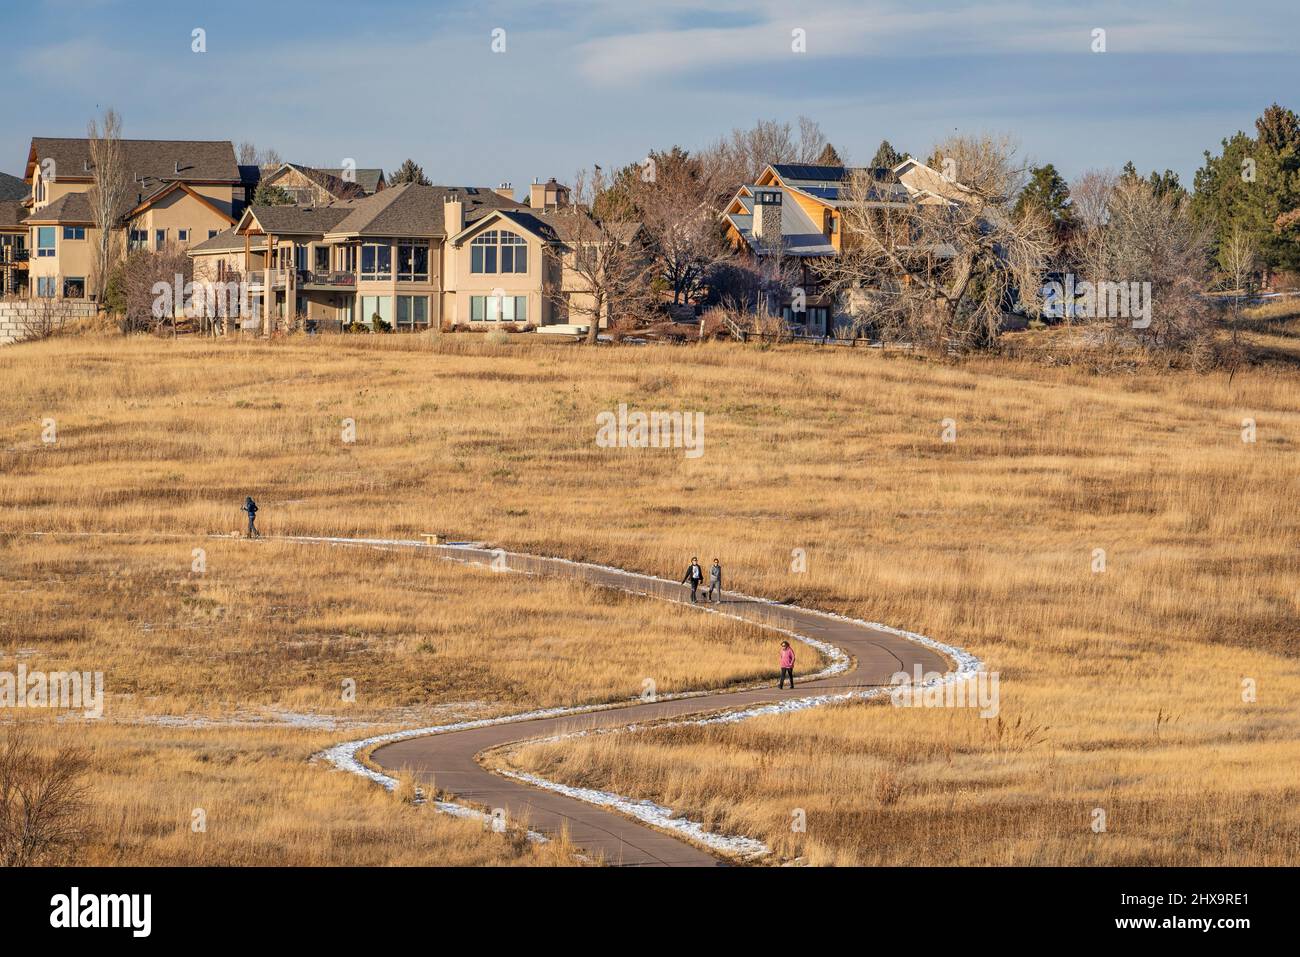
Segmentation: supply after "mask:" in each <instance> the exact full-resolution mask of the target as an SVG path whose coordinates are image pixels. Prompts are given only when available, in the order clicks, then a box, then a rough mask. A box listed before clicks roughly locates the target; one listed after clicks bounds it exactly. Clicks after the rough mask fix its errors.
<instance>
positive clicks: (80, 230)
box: [63, 226, 86, 239]
mask: <svg viewBox="0 0 1300 957" xmlns="http://www.w3.org/2000/svg"><path fill="white" fill-rule="evenodd" d="M63 238H64V239H85V238H86V227H85V226H64V227H63Z"/></svg>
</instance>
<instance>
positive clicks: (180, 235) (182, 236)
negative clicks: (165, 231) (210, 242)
mask: <svg viewBox="0 0 1300 957" xmlns="http://www.w3.org/2000/svg"><path fill="white" fill-rule="evenodd" d="M176 240H177V242H182V243H188V242H189V241H190V231H189V230H188V229H178V230H176Z"/></svg>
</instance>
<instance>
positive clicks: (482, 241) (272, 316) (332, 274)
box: [189, 180, 633, 331]
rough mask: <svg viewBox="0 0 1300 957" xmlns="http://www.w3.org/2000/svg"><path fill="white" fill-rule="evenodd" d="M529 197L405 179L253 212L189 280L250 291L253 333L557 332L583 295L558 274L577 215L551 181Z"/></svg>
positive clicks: (212, 244) (206, 246)
mask: <svg viewBox="0 0 1300 957" xmlns="http://www.w3.org/2000/svg"><path fill="white" fill-rule="evenodd" d="M529 199H530V204H527V205H526V204H524V203H521V202H518V201H517V200H515V199H514V197H513V195H512V191H511V188H510V187H509V185H508V184H503V185H502V186H500V187H497V188H496V189H490V188H487V187H474V186H420V185H416V184H411V183H406V184H402V185H400V186H392V187H388V188H387V189H383V190H381V191H379V192H378V193H375V194H373V195H371V196H366V197H363V198H360V199H346V200H341V201H338V202H333V203H330V204H328V205H324V206H262V205H253V206H251V207H250V208H249V209H248V210H246V211H245V212H244V214H243V216H242V217H241V218H240V221H239V222H238V223H237V224H236V225H235V226H234V227H233V228H231V229H229V230H227V231H225V232H223V233H221V234H219V235H217V236H215V237H213V238H212V239H210V240H206V241H204V242H203V243H200V244H198V245H197V246H195V247H193V248H192V249H190V250H189V256H190V257H191V259H192V260H193V261H194V264H195V268H194V272H195V279H196V281H201V282H216V281H230V279H231V278H232V277H237V278H239V279H242V280H245V281H247V282H248V283H249V286H250V293H251V297H252V300H253V303H252V314H253V317H255V318H256V319H257V320H260V322H252V323H250V322H249V321H248V320H249V318H250V317H245V326H246V327H248V326H250V325H252V326H254V327H256V326H259V325H260V327H261V328H262V330H263V331H269V330H270V329H271V328H272V327H273V326H274V325H275V323H276V322H277V321H280V320H286V319H289V318H300V319H302V320H306V321H309V322H311V323H312V324H313V326H314V327H315V328H318V329H334V328H343V327H346V326H349V325H351V324H353V323H359V324H362V325H365V326H367V327H371V328H373V327H377V326H380V324H381V323H382V324H383V325H387V326H390V327H392V328H395V329H398V330H410V329H419V328H423V327H428V326H431V325H434V324H438V325H439V326H440V327H449V328H450V327H463V328H469V329H491V328H499V327H501V326H502V325H503V324H505V325H511V326H513V327H521V328H522V327H537V326H544V325H556V324H563V323H565V322H566V321H567V318H568V316H567V311H566V309H565V302H566V297H572V296H581V295H583V294H584V291H583V289H582V288H581V287H582V284H581V282H579V281H577V279H576V278H575V276H574V274H573V271H572V270H571V269H566V267H565V261H566V260H565V257H566V253H568V252H569V248H568V245H567V243H568V242H569V241H570V239H571V236H570V235H569V234H570V233H571V232H572V230H570V229H568V228H566V223H569V222H572V219H573V217H575V216H581V215H585V213H582V212H581V211H579V210H575V209H573V208H572V207H570V206H569V205H568V203H569V197H568V190H567V189H566V188H565V187H563V186H562V185H560V184H558V183H556V182H555V181H554V180H550V181H549V182H548V183H536V184H534V187H533V189H532V190H530V194H529ZM532 203H536V204H537V205H536V207H534V206H533V205H532ZM623 232H624V233H625V234H626V235H628V236H631V235H632V234H633V230H632V229H631V227H624V228H623Z"/></svg>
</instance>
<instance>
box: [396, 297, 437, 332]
mask: <svg viewBox="0 0 1300 957" xmlns="http://www.w3.org/2000/svg"><path fill="white" fill-rule="evenodd" d="M428 324H429V297H428V296H398V297H397V325H398V328H401V327H403V326H405V327H407V328H410V327H413V326H427V325H428Z"/></svg>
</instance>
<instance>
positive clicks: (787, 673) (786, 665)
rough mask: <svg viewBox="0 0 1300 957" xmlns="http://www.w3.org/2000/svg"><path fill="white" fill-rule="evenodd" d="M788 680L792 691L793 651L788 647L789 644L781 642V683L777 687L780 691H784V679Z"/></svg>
mask: <svg viewBox="0 0 1300 957" xmlns="http://www.w3.org/2000/svg"><path fill="white" fill-rule="evenodd" d="M786 678H789V679H790V690H791V691H793V690H794V649H793V648H791V647H790V642H788V641H782V642H781V683H780V684H778V685H777V687H778V688H781V689H782V690H784V689H785V679H786Z"/></svg>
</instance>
